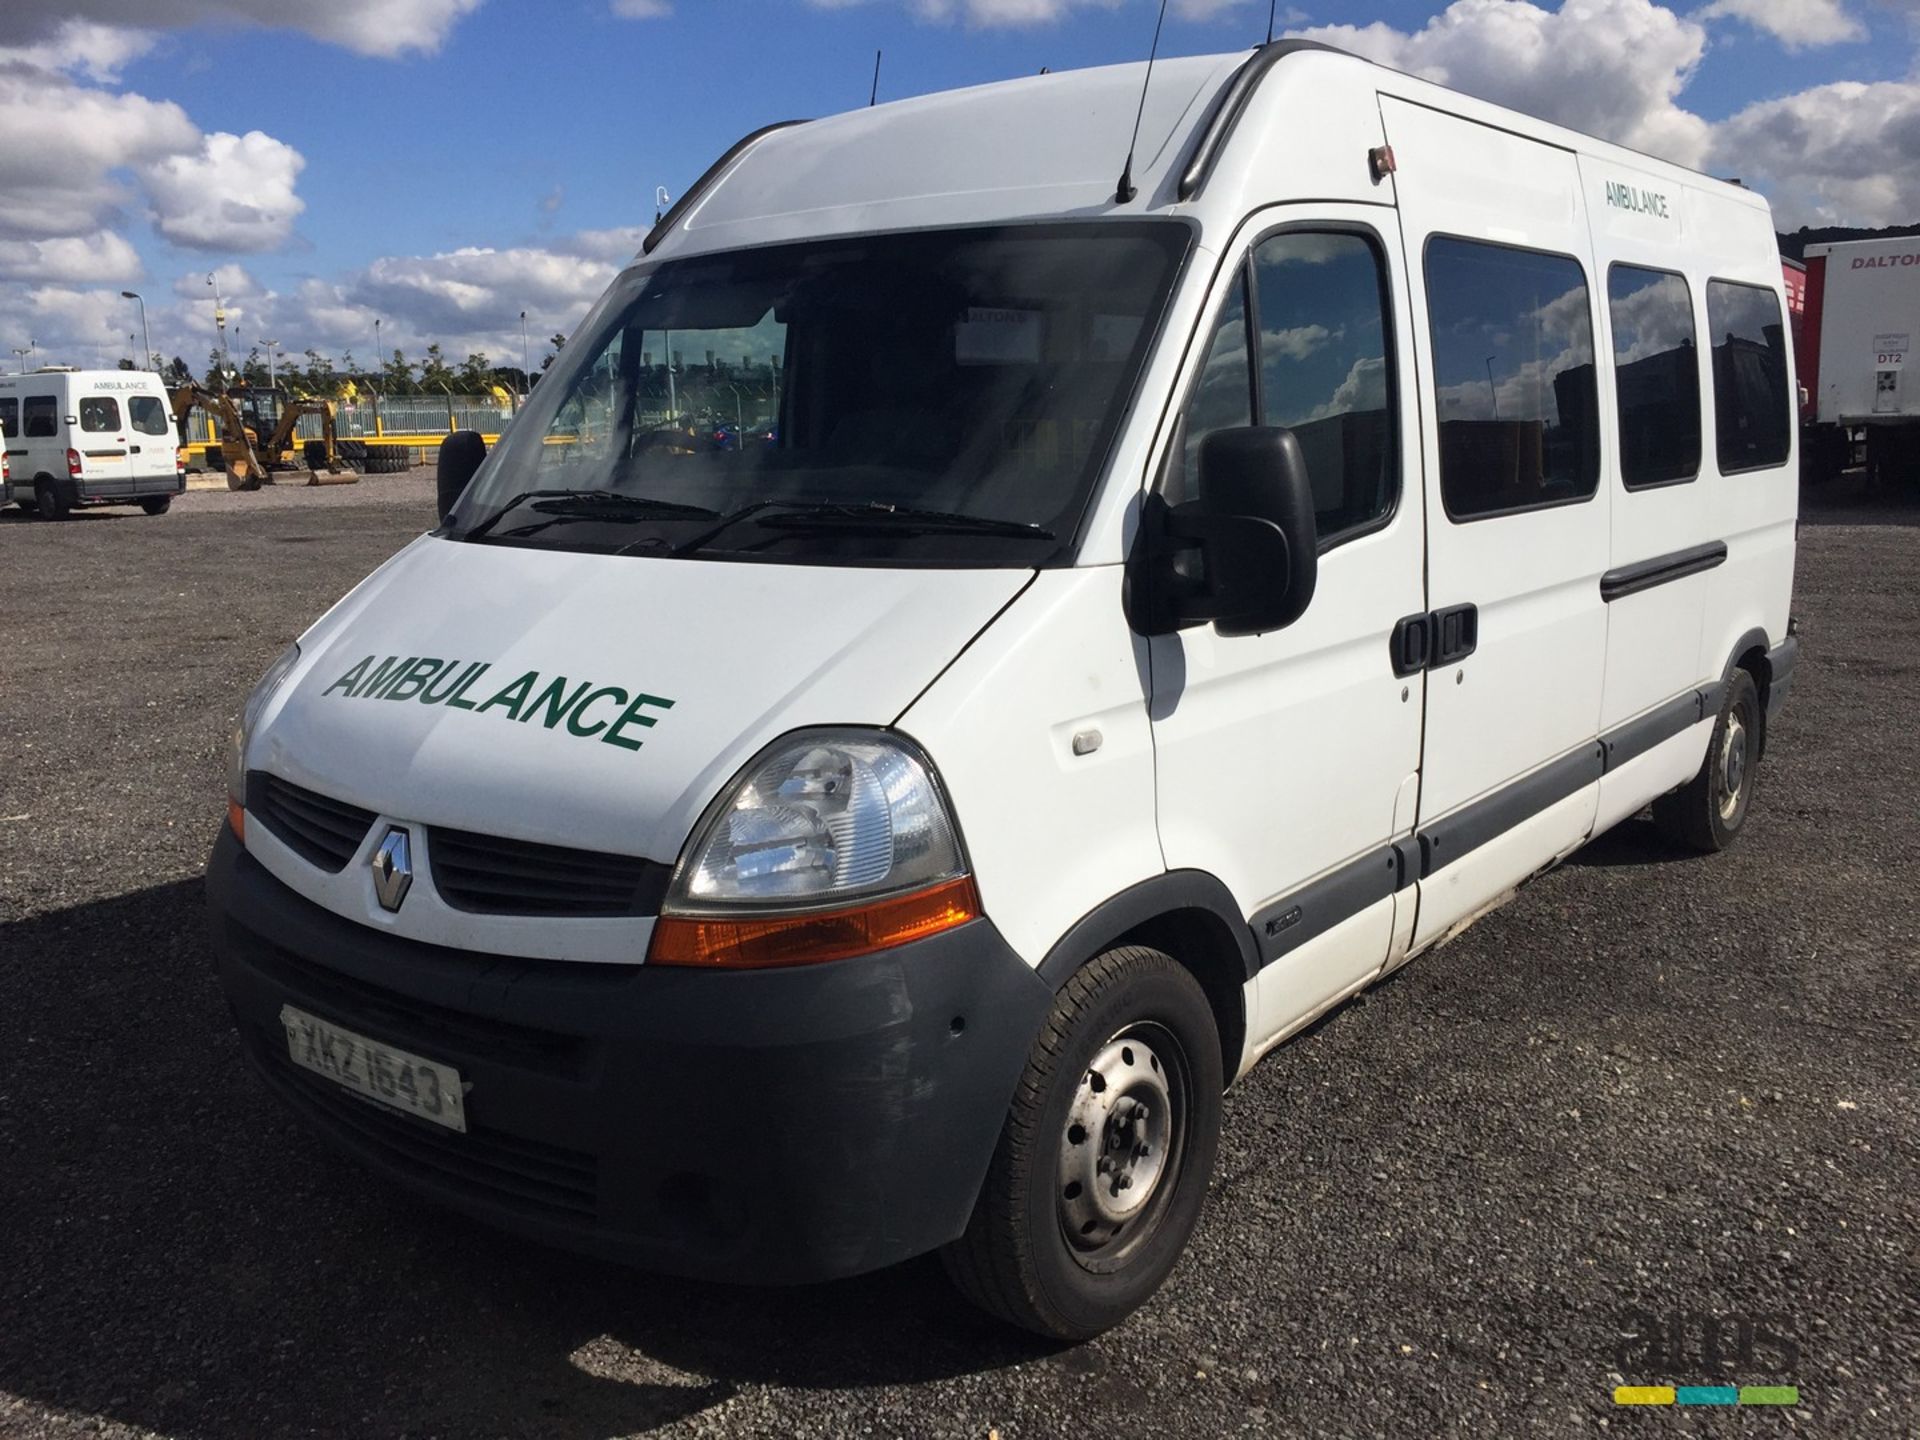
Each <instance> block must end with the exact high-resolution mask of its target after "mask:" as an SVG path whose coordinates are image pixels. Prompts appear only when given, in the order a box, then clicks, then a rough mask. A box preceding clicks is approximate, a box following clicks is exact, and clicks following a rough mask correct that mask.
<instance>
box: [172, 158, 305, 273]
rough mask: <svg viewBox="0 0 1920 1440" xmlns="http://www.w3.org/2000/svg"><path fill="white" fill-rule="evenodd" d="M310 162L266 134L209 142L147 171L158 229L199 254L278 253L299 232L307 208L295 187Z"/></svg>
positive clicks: (174, 241) (175, 242)
mask: <svg viewBox="0 0 1920 1440" xmlns="http://www.w3.org/2000/svg"><path fill="white" fill-rule="evenodd" d="M306 163H307V162H306V160H305V158H304V157H303V156H302V155H301V154H300V152H299V151H298V150H295V149H294V148H293V147H292V146H291V145H287V144H285V143H283V142H282V141H279V140H276V139H274V138H273V137H272V136H271V135H266V134H262V133H261V132H260V131H258V130H250V131H248V132H247V133H246V134H245V135H228V134H226V133H224V132H221V133H216V134H213V135H208V136H205V137H204V138H203V139H202V140H201V143H200V148H199V153H197V154H175V155H169V156H167V157H166V158H164V159H161V160H157V161H154V162H152V163H150V164H147V165H143V166H141V167H140V178H141V180H142V181H143V182H145V184H146V187H147V194H148V196H149V198H150V199H151V200H152V201H153V226H154V229H156V230H158V231H159V232H160V233H161V234H162V235H164V236H165V237H166V238H167V239H169V240H171V241H172V242H173V243H174V244H176V245H185V246H188V247H190V248H193V249H197V250H238V251H244V252H247V253H258V252H260V251H263V250H277V249H279V248H280V247H281V246H282V245H285V244H286V243H287V240H288V239H289V238H290V237H291V236H292V234H293V222H294V219H295V218H296V217H297V216H298V215H299V214H300V212H301V211H302V210H304V209H306V208H307V207H306V202H305V201H303V200H301V199H300V197H299V196H298V195H296V194H295V193H294V181H295V180H296V179H297V178H298V177H299V174H300V172H301V170H303V169H304V168H306Z"/></svg>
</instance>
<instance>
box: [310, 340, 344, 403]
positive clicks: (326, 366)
mask: <svg viewBox="0 0 1920 1440" xmlns="http://www.w3.org/2000/svg"><path fill="white" fill-rule="evenodd" d="M300 379H301V383H302V384H303V385H304V386H305V387H306V391H307V393H308V394H309V395H321V396H331V395H336V394H338V393H339V390H340V377H339V376H338V375H336V374H334V371H333V361H331V360H329V359H328V358H327V357H326V356H324V355H322V354H321V353H320V352H319V351H318V350H309V351H307V368H306V370H305V372H304V373H302V375H301V377H300Z"/></svg>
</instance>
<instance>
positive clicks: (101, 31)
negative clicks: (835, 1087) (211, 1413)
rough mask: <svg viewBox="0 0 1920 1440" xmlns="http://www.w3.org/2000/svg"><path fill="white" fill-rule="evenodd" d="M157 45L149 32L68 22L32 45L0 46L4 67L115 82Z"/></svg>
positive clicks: (83, 21) (90, 22)
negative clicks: (132, 63)
mask: <svg viewBox="0 0 1920 1440" xmlns="http://www.w3.org/2000/svg"><path fill="white" fill-rule="evenodd" d="M16 33H17V32H16ZM153 45H154V37H153V36H152V35H151V34H150V33H148V32H147V31H145V30H126V29H121V28H119V27H117V26H112V25H100V24H96V23H94V22H93V21H91V20H67V21H65V22H63V23H62V24H60V25H58V26H56V27H55V28H54V29H53V30H52V31H51V32H50V33H48V34H47V35H46V36H45V37H44V38H42V39H40V40H37V41H35V42H34V43H32V44H29V45H0V66H12V65H24V66H29V67H31V68H33V69H36V70H53V71H58V72H62V73H67V74H75V75H84V76H86V77H87V78H88V79H89V80H115V79H118V78H119V75H120V72H121V70H122V69H124V68H125V67H126V66H127V65H128V64H129V63H131V62H132V61H134V60H137V59H138V58H139V57H140V56H142V55H144V54H146V53H147V52H148V51H149V50H151V49H152V48H153Z"/></svg>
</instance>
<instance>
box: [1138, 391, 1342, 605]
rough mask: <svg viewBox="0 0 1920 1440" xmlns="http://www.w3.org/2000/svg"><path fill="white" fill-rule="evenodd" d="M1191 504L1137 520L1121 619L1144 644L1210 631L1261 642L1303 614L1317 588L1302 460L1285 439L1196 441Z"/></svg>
mask: <svg viewBox="0 0 1920 1440" xmlns="http://www.w3.org/2000/svg"><path fill="white" fill-rule="evenodd" d="M1196 488H1197V489H1198V492H1199V493H1198V496H1197V498H1195V499H1193V500H1190V501H1188V502H1186V503H1185V504H1182V505H1167V504H1166V503H1165V502H1164V501H1162V500H1160V499H1158V498H1157V497H1156V498H1154V499H1153V500H1150V501H1149V502H1148V506H1147V508H1146V510H1145V511H1144V512H1143V513H1142V516H1141V537H1140V544H1139V546H1138V547H1137V549H1136V552H1135V560H1134V563H1133V564H1131V565H1130V566H1129V574H1128V578H1127V607H1128V615H1129V618H1130V620H1131V622H1132V623H1133V626H1134V628H1135V629H1136V630H1138V631H1140V633H1142V634H1145V635H1170V634H1173V633H1174V632H1176V631H1179V630H1185V629H1189V628H1191V627H1192V626H1195V625H1202V624H1206V623H1208V622H1212V624H1213V625H1214V627H1215V628H1216V629H1217V630H1218V631H1219V632H1220V633H1221V634H1222V635H1259V634H1263V633H1265V632H1266V631H1269V630H1280V629H1284V628H1285V627H1286V626H1288V625H1291V624H1292V623H1293V622H1294V621H1296V620H1298V619H1299V618H1300V617H1301V615H1303V614H1304V613H1306V609H1307V605H1308V604H1309V603H1310V602H1311V601H1312V599H1313V591H1314V587H1315V585H1316V584H1317V582H1318V580H1319V555H1318V538H1319V537H1318V533H1317V530H1316V527H1315V524H1314V514H1313V488H1312V486H1311V485H1310V484H1309V482H1308V478H1307V463H1306V459H1305V457H1304V456H1302V454H1301V453H1300V442H1299V441H1298V440H1297V439H1296V438H1295V437H1294V434H1293V432H1292V431H1291V430H1283V429H1279V428H1277V427H1267V426H1246V427H1242V428H1238V429H1233V430H1217V431H1215V432H1214V433H1213V434H1211V435H1209V436H1207V438H1206V439H1205V440H1204V441H1202V442H1201V446H1200V474H1199V481H1198V485H1197V487H1196Z"/></svg>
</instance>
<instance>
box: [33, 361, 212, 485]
mask: <svg viewBox="0 0 1920 1440" xmlns="http://www.w3.org/2000/svg"><path fill="white" fill-rule="evenodd" d="M0 430H4V431H5V432H6V447H7V469H8V471H9V474H8V477H7V481H6V484H7V487H8V488H7V493H6V494H5V495H4V496H0V502H3V501H5V500H11V501H13V502H14V503H15V504H17V505H18V506H19V507H20V508H21V509H23V510H29V509H30V510H37V511H38V512H39V513H40V516H41V518H43V519H46V520H64V519H66V518H67V516H68V515H69V514H71V513H72V512H73V511H74V510H75V509H77V508H79V507H80V506H83V505H138V506H139V507H140V508H141V509H142V510H144V511H146V512H147V514H149V515H164V514H166V513H167V510H168V508H169V507H170V506H171V505H172V504H173V497H174V496H175V495H178V494H179V493H180V492H181V491H182V490H184V489H186V484H187V477H186V468H185V465H184V463H183V461H182V460H181V457H180V448H179V444H178V440H177V437H176V436H175V433H174V428H173V411H172V409H171V407H170V405H169V403H168V400H167V388H166V386H165V385H163V384H162V383H161V381H160V377H159V376H158V375H154V374H150V373H148V372H146V371H140V370H74V369H71V368H67V367H62V366H48V367H46V368H44V369H40V370H36V371H34V372H33V373H32V374H31V375H4V376H0Z"/></svg>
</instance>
